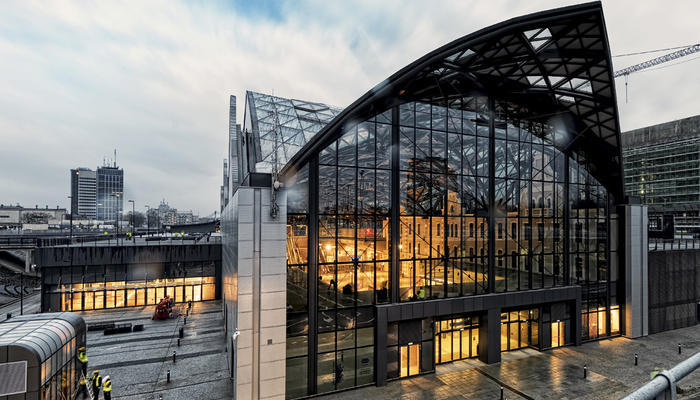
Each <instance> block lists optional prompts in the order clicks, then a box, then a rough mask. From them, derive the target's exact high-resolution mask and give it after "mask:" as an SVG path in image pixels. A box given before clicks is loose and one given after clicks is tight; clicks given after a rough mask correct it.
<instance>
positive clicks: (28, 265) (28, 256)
mask: <svg viewBox="0 0 700 400" xmlns="http://www.w3.org/2000/svg"><path fill="white" fill-rule="evenodd" d="M32 255H33V251H32V250H25V251H24V272H26V273H31V270H32V261H33V257H32Z"/></svg>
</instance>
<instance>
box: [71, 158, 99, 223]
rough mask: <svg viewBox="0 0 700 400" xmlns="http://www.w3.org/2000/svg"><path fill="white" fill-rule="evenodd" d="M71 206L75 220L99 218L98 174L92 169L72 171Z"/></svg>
mask: <svg viewBox="0 0 700 400" xmlns="http://www.w3.org/2000/svg"><path fill="white" fill-rule="evenodd" d="M70 177H71V178H70V182H71V184H70V186H71V190H70V192H71V205H70V212H71V214H73V218H74V219H76V218H78V216H79V217H80V218H85V219H95V218H97V173H96V172H95V171H93V170H91V169H90V168H76V169H71V170H70Z"/></svg>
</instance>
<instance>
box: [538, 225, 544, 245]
mask: <svg viewBox="0 0 700 400" xmlns="http://www.w3.org/2000/svg"><path fill="white" fill-rule="evenodd" d="M537 240H539V241H540V242H542V241H544V224H542V223H538V224H537Z"/></svg>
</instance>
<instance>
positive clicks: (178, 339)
mask: <svg viewBox="0 0 700 400" xmlns="http://www.w3.org/2000/svg"><path fill="white" fill-rule="evenodd" d="M177 347H180V338H177Z"/></svg>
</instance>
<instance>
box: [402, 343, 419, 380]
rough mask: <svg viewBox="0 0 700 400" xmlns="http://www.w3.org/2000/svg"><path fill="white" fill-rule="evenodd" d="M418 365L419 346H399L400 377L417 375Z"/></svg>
mask: <svg viewBox="0 0 700 400" xmlns="http://www.w3.org/2000/svg"><path fill="white" fill-rule="evenodd" d="M419 363H420V345H419V344H409V345H408V346H401V368H400V370H401V377H402V378H403V377H406V376H413V375H418V371H419V369H420V368H419V365H420V364H419Z"/></svg>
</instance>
